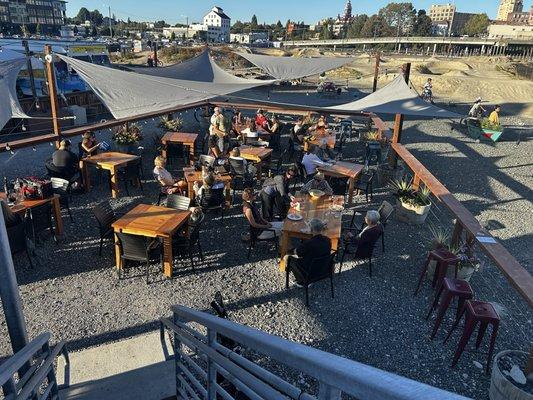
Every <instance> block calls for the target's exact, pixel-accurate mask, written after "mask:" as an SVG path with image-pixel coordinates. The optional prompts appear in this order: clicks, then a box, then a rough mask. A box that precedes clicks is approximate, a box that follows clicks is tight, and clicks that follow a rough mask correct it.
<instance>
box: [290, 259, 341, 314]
mask: <svg viewBox="0 0 533 400" xmlns="http://www.w3.org/2000/svg"><path fill="white" fill-rule="evenodd" d="M336 256H337V253H336V252H333V253H332V254H330V255H326V256H323V257H317V258H315V259H313V261H312V262H311V265H310V266H309V268H302V266H301V265H300V264H299V259H297V258H294V257H289V259H288V262H287V267H286V268H285V289H288V288H289V274H290V273H291V271H292V272H293V273H294V274H295V276H298V278H299V280H301V282H300V283H301V284H302V286H303V287H304V289H305V305H306V306H308V307H309V285H310V284H312V283H315V282H318V281H321V280H323V279H327V278H329V280H330V284H331V298H334V297H335V293H334V289H333V274H334V272H335V271H334V268H335V257H336Z"/></svg>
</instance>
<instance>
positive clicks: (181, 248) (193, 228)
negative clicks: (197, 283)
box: [172, 215, 205, 271]
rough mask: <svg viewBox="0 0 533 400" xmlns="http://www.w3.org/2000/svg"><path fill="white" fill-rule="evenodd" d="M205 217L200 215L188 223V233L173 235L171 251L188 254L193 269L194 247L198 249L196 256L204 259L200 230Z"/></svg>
mask: <svg viewBox="0 0 533 400" xmlns="http://www.w3.org/2000/svg"><path fill="white" fill-rule="evenodd" d="M204 219H205V217H204V216H203V215H202V217H201V218H200V219H199V220H198V221H195V222H194V223H189V235H188V236H182V235H178V236H175V237H174V239H173V241H172V251H173V253H174V254H176V255H179V256H181V257H183V256H188V257H189V259H190V260H191V267H192V270H193V271H194V253H195V251H194V250H195V248H196V249H197V250H198V256H199V258H200V260H202V261H204V253H203V251H202V245H201V244H200V230H201V228H202V223H203V222H204Z"/></svg>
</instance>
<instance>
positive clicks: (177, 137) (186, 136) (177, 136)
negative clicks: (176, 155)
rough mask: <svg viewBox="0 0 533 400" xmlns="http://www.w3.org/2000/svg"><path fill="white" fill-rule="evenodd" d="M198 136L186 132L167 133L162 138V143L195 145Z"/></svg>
mask: <svg viewBox="0 0 533 400" xmlns="http://www.w3.org/2000/svg"><path fill="white" fill-rule="evenodd" d="M197 137H198V134H196V133H186V132H167V133H165V134H164V135H163V137H162V138H161V142H162V143H167V142H170V143H194V142H195V141H196V138H197Z"/></svg>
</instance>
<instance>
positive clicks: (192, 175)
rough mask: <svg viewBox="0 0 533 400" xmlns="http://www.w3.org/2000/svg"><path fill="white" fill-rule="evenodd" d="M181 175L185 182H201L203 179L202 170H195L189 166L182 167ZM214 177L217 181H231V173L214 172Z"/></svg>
mask: <svg viewBox="0 0 533 400" xmlns="http://www.w3.org/2000/svg"><path fill="white" fill-rule="evenodd" d="M183 176H184V177H185V181H187V183H191V182H192V183H194V182H201V181H202V180H203V178H202V171H196V170H194V169H193V168H190V167H185V168H183ZM215 179H216V181H217V182H224V183H226V182H231V175H230V174H215Z"/></svg>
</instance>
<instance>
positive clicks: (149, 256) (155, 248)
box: [116, 232, 163, 283]
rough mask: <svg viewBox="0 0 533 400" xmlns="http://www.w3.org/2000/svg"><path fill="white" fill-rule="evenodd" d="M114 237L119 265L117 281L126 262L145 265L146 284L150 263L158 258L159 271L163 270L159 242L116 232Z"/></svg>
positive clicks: (120, 277)
mask: <svg viewBox="0 0 533 400" xmlns="http://www.w3.org/2000/svg"><path fill="white" fill-rule="evenodd" d="M116 235H117V238H118V246H119V249H120V264H121V265H120V267H119V269H118V278H119V279H122V274H123V273H124V271H123V270H124V267H125V266H126V263H127V261H135V262H141V263H145V273H146V283H149V282H148V280H149V279H148V278H149V273H150V261H153V260H154V259H156V258H159V261H160V262H161V270H163V252H162V251H161V242H160V241H159V239H153V238H147V237H145V236H139V235H132V234H129V233H123V232H117V233H116Z"/></svg>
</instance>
